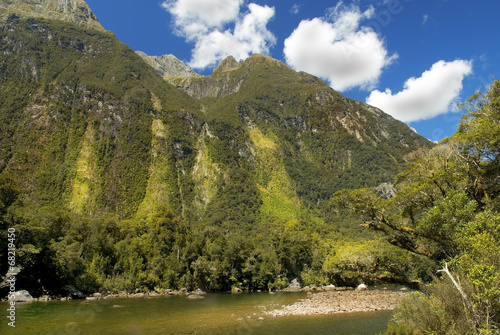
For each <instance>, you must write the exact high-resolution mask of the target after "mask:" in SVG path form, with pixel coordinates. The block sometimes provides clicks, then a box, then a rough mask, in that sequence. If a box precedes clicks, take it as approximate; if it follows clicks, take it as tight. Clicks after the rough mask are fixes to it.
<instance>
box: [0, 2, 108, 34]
mask: <svg viewBox="0 0 500 335" xmlns="http://www.w3.org/2000/svg"><path fill="white" fill-rule="evenodd" d="M13 14H14V15H17V16H19V17H22V18H45V19H51V20H60V21H64V22H68V23H71V24H75V25H78V26H82V27H87V28H93V29H97V30H101V31H104V28H103V27H102V26H101V24H100V23H99V22H98V21H97V18H96V16H95V15H94V13H92V11H91V10H90V8H89V6H88V5H87V3H85V1H83V0H1V1H0V19H1V20H2V21H5V20H6V19H7V18H8V17H9V16H10V15H13Z"/></svg>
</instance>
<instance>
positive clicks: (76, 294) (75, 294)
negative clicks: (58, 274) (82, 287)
mask: <svg viewBox="0 0 500 335" xmlns="http://www.w3.org/2000/svg"><path fill="white" fill-rule="evenodd" d="M66 291H67V292H68V297H69V298H71V299H85V294H83V293H82V292H81V291H79V290H77V289H75V288H73V287H67V288H66Z"/></svg>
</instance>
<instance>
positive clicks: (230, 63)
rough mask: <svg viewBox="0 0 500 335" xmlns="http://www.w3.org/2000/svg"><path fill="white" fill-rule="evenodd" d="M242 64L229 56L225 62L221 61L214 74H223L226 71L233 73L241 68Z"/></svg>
mask: <svg viewBox="0 0 500 335" xmlns="http://www.w3.org/2000/svg"><path fill="white" fill-rule="evenodd" d="M240 66H241V63H240V62H238V61H236V59H235V58H234V57H233V56H227V57H226V58H224V59H223V60H221V61H220V63H219V65H218V66H217V67H216V68H215V69H214V71H213V73H214V74H217V73H222V72H226V71H231V70H235V69H237V68H239V67H240Z"/></svg>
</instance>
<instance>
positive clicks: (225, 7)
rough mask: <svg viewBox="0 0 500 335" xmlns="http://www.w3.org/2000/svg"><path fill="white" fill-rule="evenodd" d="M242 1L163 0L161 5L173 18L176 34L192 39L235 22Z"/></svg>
mask: <svg viewBox="0 0 500 335" xmlns="http://www.w3.org/2000/svg"><path fill="white" fill-rule="evenodd" d="M242 3H243V0H165V1H163V3H162V4H161V6H162V7H163V8H165V9H166V10H167V11H168V12H170V14H172V16H173V17H174V18H175V25H176V26H177V28H178V29H179V31H178V33H180V34H182V35H186V36H187V37H188V38H194V37H195V36H196V35H197V34H201V33H204V32H206V31H207V30H208V29H209V28H222V26H223V25H224V24H225V23H228V22H232V21H235V20H236V19H237V18H238V15H239V13H240V6H241V4H242Z"/></svg>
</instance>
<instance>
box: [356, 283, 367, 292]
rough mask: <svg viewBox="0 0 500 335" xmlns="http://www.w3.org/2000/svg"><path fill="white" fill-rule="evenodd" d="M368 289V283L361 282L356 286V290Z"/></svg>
mask: <svg viewBox="0 0 500 335" xmlns="http://www.w3.org/2000/svg"><path fill="white" fill-rule="evenodd" d="M366 290H368V286H366V284H359V285H358V287H357V288H356V291H366Z"/></svg>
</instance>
